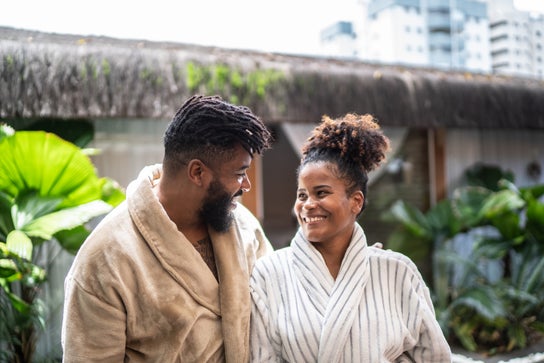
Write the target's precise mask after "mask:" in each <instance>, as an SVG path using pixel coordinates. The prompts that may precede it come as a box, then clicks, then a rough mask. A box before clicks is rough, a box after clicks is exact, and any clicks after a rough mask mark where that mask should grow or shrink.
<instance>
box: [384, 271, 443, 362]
mask: <svg viewBox="0 0 544 363" xmlns="http://www.w3.org/2000/svg"><path fill="white" fill-rule="evenodd" d="M415 275H416V276H417V279H416V281H418V284H417V287H416V288H415V289H414V293H416V294H417V295H418V302H419V304H418V311H417V314H418V315H420V319H421V320H420V324H419V329H418V331H416V332H415V336H414V338H415V339H416V344H415V345H414V346H413V347H412V348H411V349H410V350H408V351H406V352H404V354H403V355H402V356H401V357H400V358H399V359H398V360H396V361H395V362H397V363H401V362H417V363H424V362H441V363H447V362H451V360H452V358H451V349H450V347H449V344H448V342H447V341H446V338H445V337H444V334H443V332H442V329H441V328H440V325H439V324H438V321H437V320H436V315H435V311H434V306H433V303H432V299H431V294H430V292H429V289H428V287H427V286H426V285H425V282H424V281H423V278H422V277H421V275H420V274H419V273H418V272H416V273H415Z"/></svg>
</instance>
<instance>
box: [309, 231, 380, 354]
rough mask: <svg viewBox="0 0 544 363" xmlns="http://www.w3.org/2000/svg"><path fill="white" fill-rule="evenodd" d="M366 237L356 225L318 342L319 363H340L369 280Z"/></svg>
mask: <svg viewBox="0 0 544 363" xmlns="http://www.w3.org/2000/svg"><path fill="white" fill-rule="evenodd" d="M365 248H366V237H365V235H364V233H363V229H362V228H361V227H360V226H359V225H358V224H355V230H354V232H353V237H352V240H351V244H350V246H349V247H348V250H347V251H346V255H345V256H344V259H343V261H342V266H341V267H340V271H339V273H338V277H337V278H336V282H335V285H334V289H333V291H332V294H331V297H330V300H329V304H328V306H327V312H326V313H325V318H324V320H323V329H322V331H321V340H320V342H319V356H318V361H319V362H327V363H328V362H331V363H332V362H340V361H341V357H342V354H343V352H344V347H345V345H346V343H347V340H348V337H349V333H350V331H351V328H352V326H353V324H354V321H355V318H356V317H357V313H358V308H359V304H360V302H361V298H362V296H363V290H364V287H365V285H366V283H367V281H368V276H369V270H368V257H367V255H366V253H365Z"/></svg>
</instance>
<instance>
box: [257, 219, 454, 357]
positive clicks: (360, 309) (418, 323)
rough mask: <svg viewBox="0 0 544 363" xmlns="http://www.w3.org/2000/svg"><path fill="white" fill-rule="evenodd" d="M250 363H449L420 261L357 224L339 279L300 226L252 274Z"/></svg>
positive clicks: (258, 263)
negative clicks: (375, 240) (382, 245)
mask: <svg viewBox="0 0 544 363" xmlns="http://www.w3.org/2000/svg"><path fill="white" fill-rule="evenodd" d="M250 284H251V287H250V289H251V295H252V300H253V307H252V319H251V333H250V350H251V362H259V363H264V362H292V363H303V362H322V363H336V362H344V363H349V362H353V363H356V362H357V363H382V362H433V363H440V362H451V351H450V348H449V346H448V344H447V342H446V340H445V338H444V335H443V334H442V331H441V329H440V326H439V325H438V323H437V321H436V319H435V314H434V308H433V305H432V302H431V299H430V294H429V290H428V288H427V286H426V285H425V283H424V281H423V279H422V278H421V275H420V273H419V272H418V270H417V268H416V266H415V264H414V263H413V262H412V261H411V260H410V259H408V258H407V257H405V256H404V255H401V254H399V253H396V252H393V251H390V250H381V249H378V248H374V247H368V246H367V243H366V237H365V235H364V232H363V229H362V228H361V227H360V226H359V225H358V224H357V223H356V224H355V229H354V234H353V238H352V241H351V243H350V245H349V247H348V250H347V251H346V255H345V257H344V259H343V261H342V265H341V268H340V271H339V273H338V276H337V278H336V280H335V279H334V278H333V277H332V276H331V274H330V273H329V270H328V269H327V267H326V265H325V261H324V260H323V258H322V256H321V254H320V253H319V252H318V251H317V250H316V249H315V248H314V247H313V246H312V245H311V244H310V243H308V241H306V240H305V238H304V236H303V234H302V232H301V230H299V231H298V232H297V234H296V236H295V238H293V240H292V242H291V246H290V247H287V248H284V249H281V250H278V251H276V252H275V253H274V254H272V255H268V256H265V257H263V258H261V259H260V260H258V261H257V263H256V265H255V268H254V270H253V273H252V277H251V282H250Z"/></svg>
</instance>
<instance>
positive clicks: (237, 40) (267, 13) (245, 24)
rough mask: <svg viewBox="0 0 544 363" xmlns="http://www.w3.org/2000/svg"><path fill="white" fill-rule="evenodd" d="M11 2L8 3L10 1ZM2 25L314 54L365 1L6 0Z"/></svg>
mask: <svg viewBox="0 0 544 363" xmlns="http://www.w3.org/2000/svg"><path fill="white" fill-rule="evenodd" d="M2 3H3V4H2ZM0 4H1V6H0V26H10V27H16V28H24V29H31V30H41V31H47V32H56V33H70V34H81V35H107V36H112V37H116V38H131V39H146V40H158V41H162V40H164V41H175V42H182V43H191V44H201V45H214V46H220V47H226V48H240V49H254V50H262V51H270V52H286V53H299V54H312V53H314V52H316V49H317V48H318V46H319V32H320V30H321V29H323V28H324V27H326V26H328V25H330V24H333V23H334V22H336V21H338V20H352V17H353V16H354V15H355V12H356V11H360V8H359V7H358V5H357V0H189V1H188V0H152V1H139V0H87V1H79V0H2V1H0Z"/></svg>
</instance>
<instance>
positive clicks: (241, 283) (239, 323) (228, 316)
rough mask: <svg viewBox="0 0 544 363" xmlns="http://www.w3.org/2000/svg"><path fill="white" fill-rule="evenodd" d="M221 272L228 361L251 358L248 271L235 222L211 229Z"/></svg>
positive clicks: (223, 321) (221, 301) (222, 309)
mask: <svg viewBox="0 0 544 363" xmlns="http://www.w3.org/2000/svg"><path fill="white" fill-rule="evenodd" d="M209 233H210V236H211V239H212V244H213V249H214V253H215V261H216V264H217V271H218V274H219V297H220V306H221V317H222V331H223V339H224V346H225V358H226V361H227V363H233V362H240V363H245V362H247V361H248V360H249V316H250V312H251V305H250V295H249V274H248V271H247V265H246V262H245V259H244V256H243V251H242V248H241V244H242V241H241V240H240V236H239V235H238V233H237V232H236V227H235V223H233V226H232V227H231V228H230V229H229V231H227V232H226V233H217V232H215V231H213V230H209Z"/></svg>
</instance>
